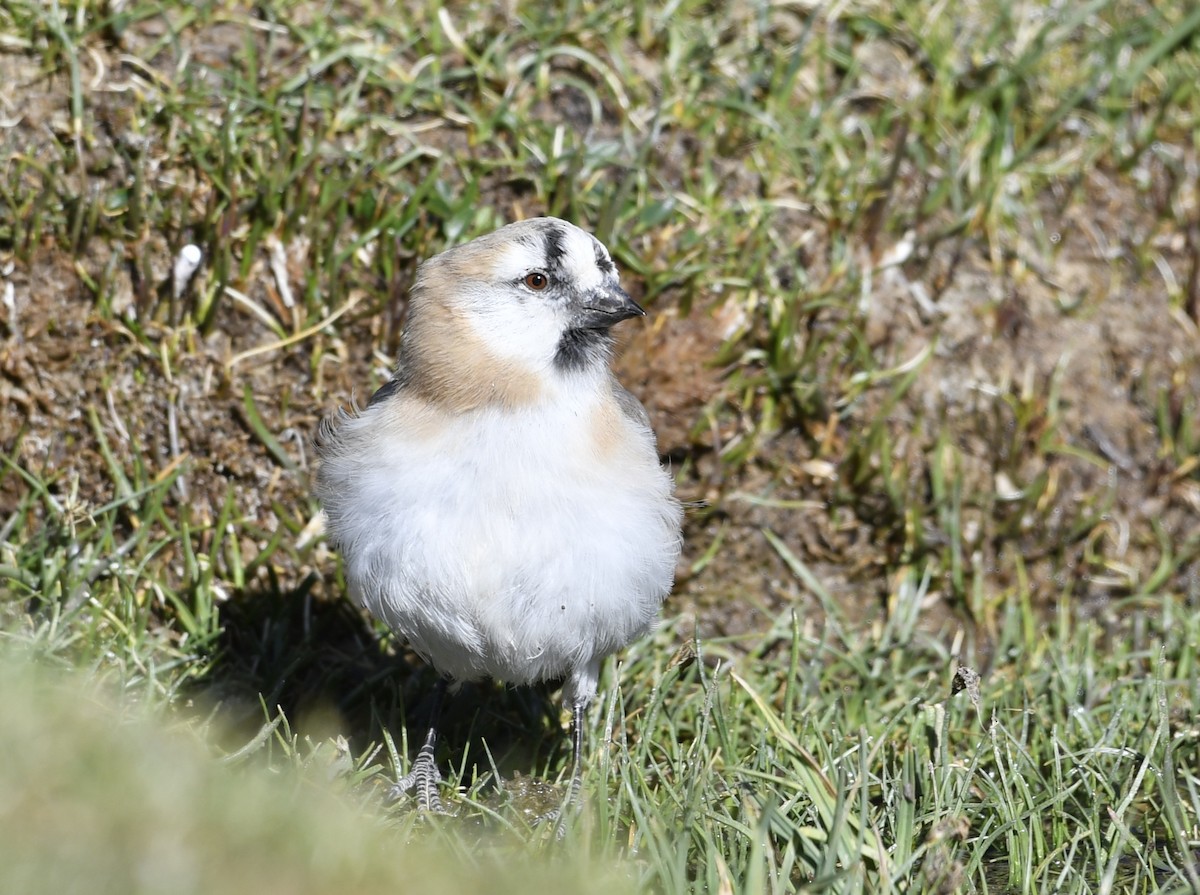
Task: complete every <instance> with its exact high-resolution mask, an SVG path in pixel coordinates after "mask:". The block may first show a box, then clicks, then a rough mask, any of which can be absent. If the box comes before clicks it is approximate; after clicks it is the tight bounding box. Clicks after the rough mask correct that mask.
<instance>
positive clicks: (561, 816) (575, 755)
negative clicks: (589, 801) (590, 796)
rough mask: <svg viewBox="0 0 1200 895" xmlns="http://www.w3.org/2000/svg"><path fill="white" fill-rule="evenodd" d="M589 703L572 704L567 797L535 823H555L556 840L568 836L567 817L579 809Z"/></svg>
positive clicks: (574, 702)
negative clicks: (585, 715) (584, 732)
mask: <svg viewBox="0 0 1200 895" xmlns="http://www.w3.org/2000/svg"><path fill="white" fill-rule="evenodd" d="M586 709H587V701H586V700H582V699H575V700H573V701H572V702H571V753H572V755H571V782H570V783H569V784H568V785H567V797H566V798H565V799H564V800H563V803H562V804H561V805H559V807H557V808H555V809H554V810H553V811H547V812H546V813H545V814H543V815H542V816H541V817H539V818H537V819H536V820H535V821H534V824H539V825H540V824H543V823H549V822H550V821H554V838H555V839H562V838H563V837H564V836H566V835H567V817H568V815H570V814H571V813H572V812H574V810H575V809H576V808H578V807H579V804H580V800H579V794H580V791H581V790H582V789H583V718H584V711H585V710H586Z"/></svg>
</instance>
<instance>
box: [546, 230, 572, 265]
mask: <svg viewBox="0 0 1200 895" xmlns="http://www.w3.org/2000/svg"><path fill="white" fill-rule="evenodd" d="M566 241H567V234H566V233H565V232H564V231H563V229H562V228H561V227H547V228H546V241H545V245H544V251H545V252H546V266H547V267H558V266H559V264H560V262H561V261H562V259H563V256H564V255H566V254H567V246H566Z"/></svg>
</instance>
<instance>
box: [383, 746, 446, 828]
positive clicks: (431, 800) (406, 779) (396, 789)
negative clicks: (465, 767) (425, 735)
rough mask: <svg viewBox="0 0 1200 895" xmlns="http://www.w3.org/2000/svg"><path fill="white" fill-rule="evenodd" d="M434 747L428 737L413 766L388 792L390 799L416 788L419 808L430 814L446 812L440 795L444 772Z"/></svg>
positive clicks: (393, 799)
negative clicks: (439, 767) (437, 759)
mask: <svg viewBox="0 0 1200 895" xmlns="http://www.w3.org/2000/svg"><path fill="white" fill-rule="evenodd" d="M433 748H434V747H433V742H432V741H431V740H430V739H427V740H426V741H425V745H423V746H422V747H421V751H420V752H418V753H417V757H416V760H415V761H413V764H412V768H411V769H410V770H409V772H408V773H407V774H405V775H404V776H403V777H401V778H400V779H399V780H397V781H396V785H395V786H393V787H392V789H391V791H390V792H389V794H388V795H389V797H390V800H392V801H395V800H396V799H398V798H400V797H401V796H403V795H404V794H405V793H406V792H409V791H410V790H416V794H417V810H419V811H425V812H429V813H430V814H445V813H446V809H445V807H444V806H443V805H442V798H441V796H439V795H438V786H439V785H440V784H441V782H442V773H441V771H439V770H438V767H437V761H436V759H435V758H434V754H433Z"/></svg>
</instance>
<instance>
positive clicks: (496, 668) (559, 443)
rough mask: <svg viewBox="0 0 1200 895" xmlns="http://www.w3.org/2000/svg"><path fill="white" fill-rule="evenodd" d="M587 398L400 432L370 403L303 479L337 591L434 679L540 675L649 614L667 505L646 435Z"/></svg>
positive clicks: (671, 508) (606, 649)
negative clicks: (345, 592)
mask: <svg viewBox="0 0 1200 895" xmlns="http://www.w3.org/2000/svg"><path fill="white" fill-rule="evenodd" d="M589 394H590V397H587V396H585V400H583V401H580V400H579V395H577V394H576V395H573V396H571V400H567V399H566V398H565V397H564V398H562V399H553V398H552V399H549V400H545V401H542V402H539V403H538V404H537V405H536V406H532V407H528V408H522V409H520V410H515V411H514V410H503V409H499V408H488V409H483V410H478V411H474V412H471V413H468V414H463V415H460V416H457V417H448V418H446V419H445V420H444V421H442V422H441V423H440V424H439V425H413V426H408V425H406V421H405V420H404V419H403V418H399V419H386V417H387V415H388V414H389V413H391V414H394V413H395V412H396V410H395V408H396V407H397V406H403V402H400V403H399V404H396V403H389V402H387V401H384V402H380V403H379V404H378V405H375V406H372V407H370V408H368V409H367V410H366V411H365V412H364V413H363V414H362V415H361V416H360V417H357V418H355V419H353V420H349V421H347V422H346V423H345V424H344V425H343V426H342V428H341V430H339V432H338V434H337V438H338V439H339V441H340V444H339V447H338V449H337V450H336V451H334V452H332V455H331V456H327V458H326V460H325V463H324V466H323V469H322V475H321V478H322V487H321V490H322V500H323V502H324V504H325V507H326V512H327V513H328V515H329V530H330V533H331V536H332V538H333V540H334V541H335V543H336V544H337V546H338V547H339V548H340V549H341V551H342V553H343V556H344V559H345V568H346V576H347V579H348V582H349V584H350V587H351V593H352V595H353V596H354V597H355V599H356V600H358V602H359V603H360V604H361V605H363V606H364V607H365V608H366V609H367V610H368V611H370V612H371V613H372V614H374V615H376V616H377V617H379V618H381V619H383V620H384V621H385V622H386V623H387V624H389V625H390V626H391V627H393V628H394V629H395V630H397V631H399V632H400V633H402V634H403V635H404V636H405V637H406V638H407V639H408V640H409V641H410V642H411V643H412V645H413V646H414V648H415V649H416V650H417V651H418V652H420V653H421V654H422V655H423V656H424V657H425V658H426V659H428V660H429V661H430V662H431V663H432V664H433V665H434V666H435V667H436V668H437V669H438V670H439V671H441V672H442V673H443V674H447V675H449V676H451V677H454V678H456V679H468V680H469V679H473V678H478V677H482V676H491V677H496V678H499V679H501V680H506V681H510V682H513V683H528V682H532V681H535V680H541V679H548V678H557V677H561V676H563V675H565V674H567V673H568V672H570V671H572V670H573V669H576V668H579V667H581V666H583V665H585V664H588V663H594V662H595V661H598V660H599V659H602V658H603V657H604V656H606V655H608V654H609V653H612V652H613V651H615V650H617V649H619V648H620V647H622V646H624V645H625V644H627V643H629V642H630V641H631V640H633V639H635V638H636V637H638V636H640V635H641V634H642V633H644V632H645V631H646V630H647V629H648V628H649V627H650V626H651V624H652V623H653V620H654V618H655V616H656V614H657V611H658V608H659V606H660V604H661V602H662V600H663V598H664V597H665V596H666V595H667V593H668V592H669V590H670V588H671V583H672V579H673V576H674V570H675V562H676V560H677V558H678V554H679V515H680V510H679V504H678V503H677V502H676V501H675V499H674V497H673V496H672V488H671V482H670V479H669V478H668V476H667V475H666V473H665V472H664V471H663V470H662V469H661V467H660V466H659V464H658V458H657V454H656V451H655V447H654V443H653V437H652V435H651V434H650V432H649V431H648V430H646V429H645V428H644V427H643V426H641V425H639V424H637V423H635V422H632V421H630V420H628V419H627V418H626V417H625V415H624V414H623V413H621V412H620V410H619V409H617V408H616V404H615V401H614V399H613V396H612V394H611V392H610V390H607V389H601V390H598V391H596V392H594V393H590V392H589ZM598 421H600V422H601V423H603V424H604V425H598Z"/></svg>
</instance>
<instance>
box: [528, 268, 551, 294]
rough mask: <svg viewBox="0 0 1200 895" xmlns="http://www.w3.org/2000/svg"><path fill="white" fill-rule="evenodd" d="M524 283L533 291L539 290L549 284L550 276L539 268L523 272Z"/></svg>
mask: <svg viewBox="0 0 1200 895" xmlns="http://www.w3.org/2000/svg"><path fill="white" fill-rule="evenodd" d="M525 285H526V286H528V287H529V288H530V289H532V290H533V291H534V292H541V291H542V290H543V289H545V288H546V287H547V286H549V285H550V278H549V277H548V276H546V275H545V274H544V273H542V272H541V271H540V270H535V271H534V272H533V273H527V274H525Z"/></svg>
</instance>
